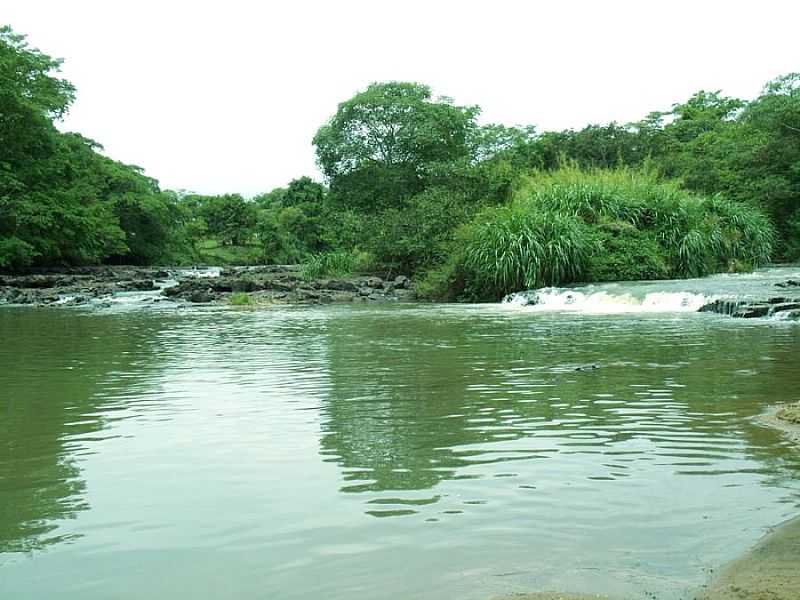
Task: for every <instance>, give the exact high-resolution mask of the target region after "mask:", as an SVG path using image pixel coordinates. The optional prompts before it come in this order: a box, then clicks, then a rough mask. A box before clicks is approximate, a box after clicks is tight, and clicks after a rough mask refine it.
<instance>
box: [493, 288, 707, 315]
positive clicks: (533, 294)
mask: <svg viewBox="0 0 800 600" xmlns="http://www.w3.org/2000/svg"><path fill="white" fill-rule="evenodd" d="M714 300H716V298H715V297H711V296H706V295H704V294H696V293H691V292H650V293H647V294H645V295H644V296H642V297H637V296H636V295H634V294H632V293H620V294H614V293H610V292H607V291H585V292H584V291H578V290H574V289H561V288H544V289H541V290H538V291H527V292H520V293H516V294H510V295H509V296H506V298H505V299H504V300H503V304H506V305H510V306H515V307H529V308H531V309H534V310H540V311H571V312H584V313H622V312H697V311H698V310H700V309H701V308H702V307H703V306H706V305H707V304H709V303H711V302H713V301H714Z"/></svg>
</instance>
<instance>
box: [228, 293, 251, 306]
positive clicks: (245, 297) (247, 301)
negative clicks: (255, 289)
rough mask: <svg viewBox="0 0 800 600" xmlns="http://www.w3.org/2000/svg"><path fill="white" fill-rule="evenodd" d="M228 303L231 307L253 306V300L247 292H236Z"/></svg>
mask: <svg viewBox="0 0 800 600" xmlns="http://www.w3.org/2000/svg"><path fill="white" fill-rule="evenodd" d="M228 302H229V303H230V304H231V306H250V305H251V304H253V298H252V296H250V294H248V293H247V292H234V293H233V294H231V297H230V299H229V300H228Z"/></svg>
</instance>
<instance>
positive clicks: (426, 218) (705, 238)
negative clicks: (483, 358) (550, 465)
mask: <svg viewBox="0 0 800 600" xmlns="http://www.w3.org/2000/svg"><path fill="white" fill-rule="evenodd" d="M58 68H59V62H58V61H56V60H53V59H51V58H50V57H48V56H46V55H44V54H42V53H41V52H39V51H38V50H34V49H32V48H30V47H29V46H27V44H26V42H25V39H24V37H22V36H19V35H17V34H15V33H14V32H12V31H11V30H10V29H9V28H3V29H0V78H1V86H2V87H0V152H1V153H2V154H0V268H7V269H22V268H26V267H30V266H37V265H61V264H65V265H66V264H95V263H103V262H118V263H119V262H125V263H137V264H154V263H187V262H221V261H222V262H252V263H255V262H263V263H299V262H306V263H311V264H312V265H317V266H318V271H319V272H320V274H324V272H325V270H326V267H325V265H337V271H342V270H347V269H351V270H374V271H384V272H394V273H404V274H417V275H419V276H421V278H422V280H423V284H422V290H423V292H426V293H428V294H429V295H431V296H432V297H439V298H453V299H456V298H469V299H484V298H494V297H497V296H498V295H500V294H502V293H504V292H506V291H509V290H511V289H518V288H519V287H520V286H527V287H529V286H536V285H545V284H558V283H565V282H570V281H590V280H601V279H602V280H607V279H629V278H664V277H685V276H695V275H703V274H706V273H709V272H715V271H721V270H740V269H747V268H751V267H753V266H756V265H758V264H761V263H763V262H765V261H767V260H770V259H773V260H774V259H778V260H793V259H797V258H799V257H800V74H796V73H793V74H789V75H785V76H782V77H779V78H777V79H775V80H773V81H771V82H769V83H768V84H767V85H766V86H765V88H764V90H763V92H762V94H761V95H760V96H759V97H758V98H755V99H754V100H751V101H745V100H740V99H736V98H729V97H726V96H723V95H721V93H719V92H705V91H700V92H698V93H696V94H695V95H693V96H692V97H691V98H689V99H688V100H686V101H685V102H683V103H679V104H675V105H674V106H673V107H672V108H671V109H670V110H668V111H665V112H654V113H651V114H650V115H648V116H647V117H646V118H645V119H643V120H642V121H639V122H635V123H628V124H618V123H610V124H607V125H589V126H587V127H585V128H583V129H581V130H577V131H576V130H565V131H560V132H544V133H539V132H537V131H536V130H535V129H534V127H506V126H503V125H480V124H478V120H477V119H478V116H479V113H480V109H479V108H478V107H477V106H458V105H455V104H454V103H453V101H452V100H450V99H449V98H445V97H435V96H434V95H433V94H432V92H431V89H430V88H429V87H428V86H425V85H421V84H417V83H405V82H388V83H376V84H372V85H370V86H369V87H368V88H367V89H366V90H364V91H362V92H360V93H358V94H356V95H355V96H354V97H352V98H351V99H349V100H347V101H345V102H343V103H342V104H340V105H339V107H338V109H337V110H336V113H335V114H334V116H333V117H332V118H331V119H330V120H329V121H328V122H327V123H325V124H323V125H322V126H321V127H320V129H319V131H318V132H317V134H316V136H315V137H314V140H313V142H314V145H315V147H316V152H317V160H318V164H319V166H320V169H321V171H322V173H323V175H324V177H325V184H322V183H318V182H315V181H313V180H311V179H310V178H308V177H299V178H298V179H295V180H294V181H292V182H291V183H289V185H287V186H286V187H285V188H278V189H275V190H272V191H270V192H267V193H264V194H261V195H259V196H256V197H254V198H243V197H242V196H241V195H239V194H225V195H219V196H203V195H197V194H186V193H176V192H172V191H163V190H161V189H160V188H159V186H158V184H157V182H156V181H154V180H152V179H150V178H148V177H146V176H145V175H144V174H143V172H142V170H141V169H139V168H138V167H133V166H129V165H124V164H122V163H119V162H116V161H113V160H111V159H109V158H107V157H105V156H103V155H102V154H100V153H99V152H98V150H100V147H99V146H98V145H97V144H96V143H95V142H93V141H91V140H87V139H86V138H83V137H81V136H80V135H77V134H72V133H61V132H59V131H58V130H57V129H56V127H55V126H54V124H53V123H54V121H56V120H58V119H60V118H61V117H62V116H63V115H64V114H65V112H66V111H67V109H68V108H69V105H70V103H71V102H72V101H73V99H74V88H73V87H72V85H71V84H70V83H69V82H67V81H65V80H63V79H61V78H59V77H58ZM587 101H591V100H590V99H587Z"/></svg>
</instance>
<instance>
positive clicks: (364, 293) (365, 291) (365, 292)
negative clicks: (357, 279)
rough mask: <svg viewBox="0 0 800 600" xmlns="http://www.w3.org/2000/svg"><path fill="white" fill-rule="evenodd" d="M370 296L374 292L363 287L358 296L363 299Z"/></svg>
mask: <svg viewBox="0 0 800 600" xmlns="http://www.w3.org/2000/svg"><path fill="white" fill-rule="evenodd" d="M370 294H372V290H371V289H369V288H368V287H362V288H361V289H359V290H358V295H359V296H361V297H363V298H368V297H369V295H370Z"/></svg>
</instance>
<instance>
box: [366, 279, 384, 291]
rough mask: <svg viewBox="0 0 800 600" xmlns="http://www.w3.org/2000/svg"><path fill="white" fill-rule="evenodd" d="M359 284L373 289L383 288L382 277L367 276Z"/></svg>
mask: <svg viewBox="0 0 800 600" xmlns="http://www.w3.org/2000/svg"><path fill="white" fill-rule="evenodd" d="M361 284H362V285H363V286H364V287H368V288H372V289H375V290H382V289H383V279H381V278H380V277H367V278H366V279H364V280H363V281H362V282H361Z"/></svg>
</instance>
